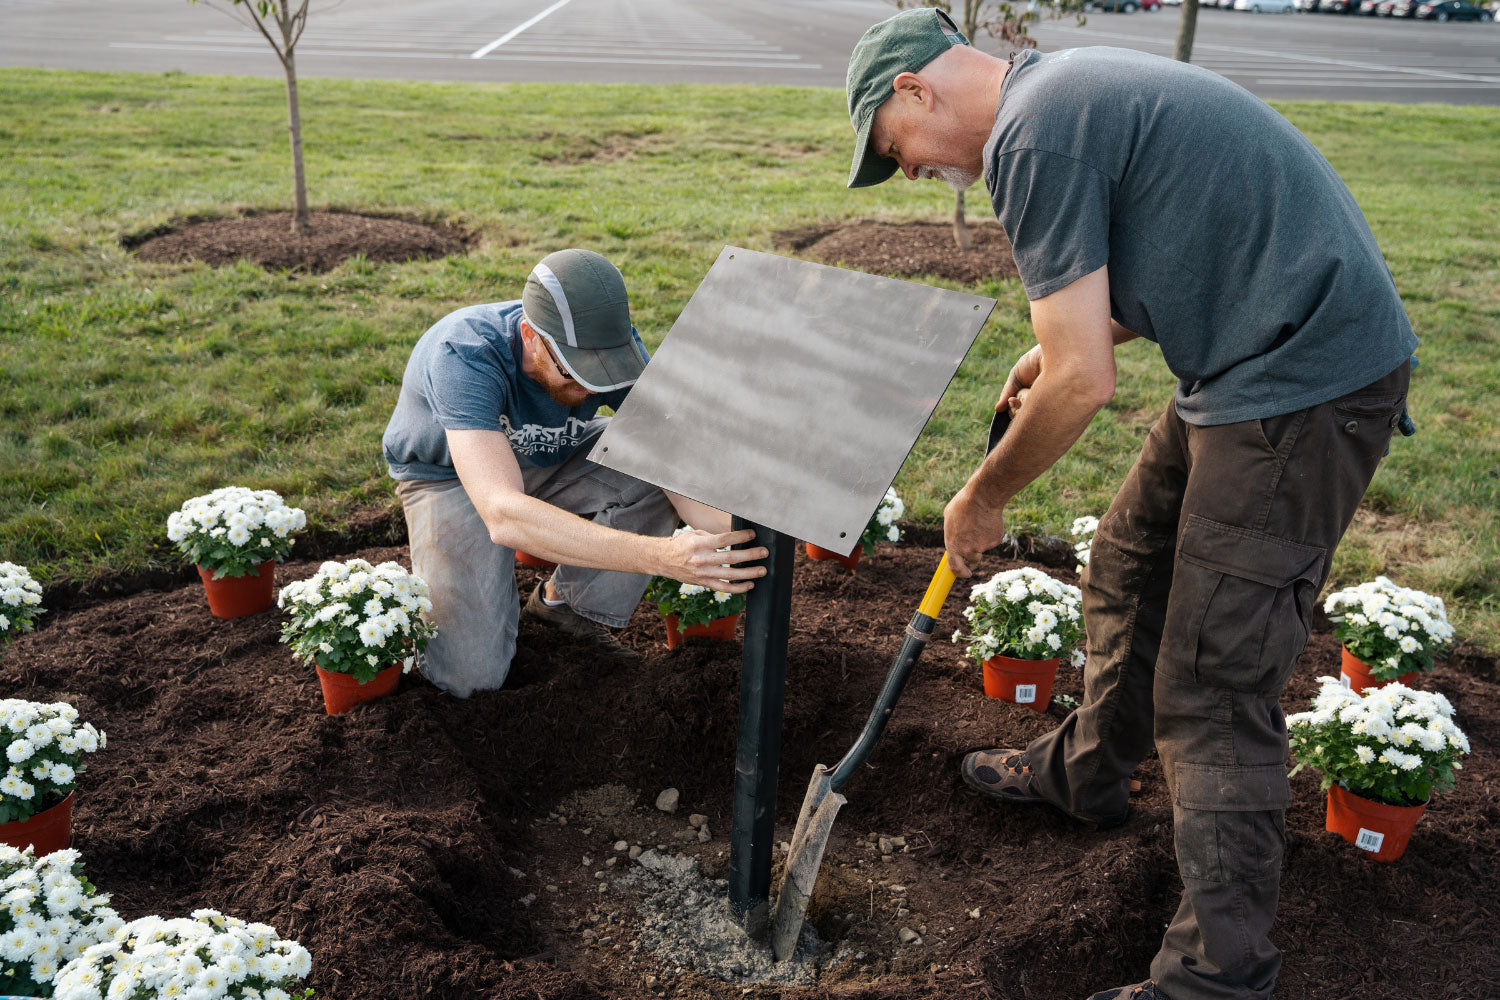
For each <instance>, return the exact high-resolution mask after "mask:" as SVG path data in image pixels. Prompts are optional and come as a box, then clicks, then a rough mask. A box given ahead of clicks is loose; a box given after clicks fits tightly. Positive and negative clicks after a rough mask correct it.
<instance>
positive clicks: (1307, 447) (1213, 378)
mask: <svg viewBox="0 0 1500 1000" xmlns="http://www.w3.org/2000/svg"><path fill="white" fill-rule="evenodd" d="M848 89H849V117H850V119H851V120H852V122H853V124H854V128H855V131H856V133H857V135H858V138H857V140H856V143H855V152H854V166H853V169H852V171H851V172H850V175H849V186H850V187H862V186H865V185H868V184H876V183H879V182H880V181H883V180H885V179H886V178H887V177H889V176H891V175H892V174H893V173H895V172H896V171H897V170H898V169H899V170H901V171H902V172H903V173H905V174H906V176H907V177H908V178H910V179H917V178H923V177H941V178H943V179H945V180H949V181H950V182H952V183H956V184H961V185H967V184H970V183H973V182H974V181H975V180H976V179H978V178H979V177H980V176H981V175H982V176H983V178H984V181H985V185H986V187H988V189H989V192H990V196H991V198H992V200H993V202H994V207H995V214H996V216H997V217H998V218H999V220H1000V222H1001V224H1002V225H1003V226H1004V228H1005V232H1006V234H1007V235H1008V236H1009V237H1010V241H1011V244H1012V246H1013V248H1014V253H1015V259H1016V266H1017V269H1018V270H1019V271H1020V275H1021V281H1022V284H1023V285H1024V286H1025V289H1026V295H1027V298H1028V299H1030V301H1031V319H1032V327H1033V329H1034V331H1035V333H1036V339H1037V346H1036V347H1034V348H1032V349H1031V350H1030V351H1028V352H1026V354H1024V355H1022V357H1021V359H1020V360H1019V361H1017V362H1016V364H1015V367H1014V368H1012V369H1011V372H1010V377H1009V378H1008V379H1007V380H1006V383H1005V387H1004V389H1003V390H1002V391H1001V393H1000V398H999V401H998V403H997V404H996V408H997V409H998V408H999V407H1002V406H1011V405H1012V402H1011V401H1012V399H1013V397H1015V395H1016V393H1017V392H1018V391H1019V390H1020V389H1022V388H1026V387H1029V388H1030V393H1029V396H1028V398H1027V400H1026V403H1025V406H1024V407H1020V408H1018V409H1016V408H1014V407H1012V408H1013V409H1014V410H1015V420H1014V423H1013V425H1012V427H1011V430H1010V433H1008V434H1007V435H1006V436H1005V438H1004V440H1003V441H1002V442H1001V443H1000V445H999V446H998V447H997V448H995V450H994V451H993V452H991V453H990V455H989V456H988V457H987V458H986V460H985V461H984V463H983V464H982V465H981V466H980V467H979V468H978V469H977V470H976V471H975V472H974V474H973V475H972V476H971V477H970V479H969V481H968V482H967V484H965V486H964V487H963V489H961V490H959V492H958V493H957V494H956V495H955V496H954V497H953V499H952V500H951V501H950V502H949V503H948V506H947V508H946V510H945V511H944V526H943V531H944V538H945V542H946V546H947V550H948V559H949V564H950V565H951V566H952V568H953V570H954V572H955V573H957V574H958V575H959V576H968V575H970V573H971V572H972V571H973V567H974V566H975V565H976V564H977V562H978V560H979V559H980V557H981V555H982V554H983V553H984V552H985V551H986V550H988V549H990V548H992V547H994V546H995V545H997V544H999V542H1000V541H1001V538H1002V536H1003V534H1004V530H1005V525H1004V510H1005V505H1006V503H1007V502H1008V501H1009V500H1010V499H1011V497H1013V496H1015V494H1016V493H1018V492H1019V491H1020V490H1021V489H1022V488H1023V487H1025V486H1026V485H1027V484H1028V483H1030V482H1031V481H1032V480H1033V479H1035V478H1037V477H1038V476H1039V475H1041V474H1042V473H1043V472H1045V471H1046V470H1047V469H1048V468H1050V467H1051V465H1052V464H1053V463H1054V462H1055V461H1057V459H1058V458H1059V457H1060V456H1061V455H1062V454H1063V453H1064V452H1066V451H1067V450H1068V448H1069V447H1071V446H1072V444H1073V442H1074V441H1076V440H1077V439H1078V437H1079V435H1080V434H1082V433H1083V430H1084V428H1085V427H1087V426H1088V424H1089V421H1090V420H1091V419H1092V418H1093V416H1094V414H1095V413H1097V412H1098V411H1099V410H1100V409H1101V408H1102V407H1103V406H1104V405H1105V404H1107V403H1108V402H1109V401H1110V399H1111V398H1112V397H1113V395H1114V390H1115V363H1114V347H1115V345H1117V344H1120V343H1122V342H1124V341H1127V340H1131V339H1133V338H1135V337H1137V336H1139V337H1145V338H1146V339H1148V340H1151V341H1153V342H1155V343H1156V344H1157V345H1159V346H1160V348H1161V352H1162V356H1163V359H1164V360H1165V361H1166V363H1167V367H1168V368H1170V369H1171V371H1172V373H1173V374H1174V375H1176V376H1177V379H1178V388H1177V395H1176V398H1175V399H1174V400H1173V401H1172V403H1171V404H1170V405H1168V407H1167V410H1166V412H1165V413H1163V414H1162V416H1161V418H1160V419H1159V420H1158V421H1157V422H1156V424H1155V426H1154V427H1153V428H1152V429H1151V432H1150V434H1149V435H1148V436H1147V439H1146V443H1145V446H1144V447H1143V449H1142V451H1141V454H1140V457H1139V459H1138V460H1137V461H1136V464H1135V466H1134V468H1132V469H1131V471H1130V473H1129V474H1128V475H1127V477H1126V479H1125V483H1124V485H1123V486H1122V487H1121V488H1120V492H1119V494H1118V495H1117V496H1116V497H1115V500H1114V502H1113V503H1112V504H1111V505H1110V508H1109V511H1108V513H1107V514H1106V515H1105V516H1104V518H1103V519H1102V520H1101V522H1100V525H1099V529H1098V533H1097V534H1096V535H1095V537H1094V547H1093V552H1092V556H1091V559H1090V561H1089V565H1088V568H1087V570H1086V571H1085V573H1084V576H1083V584H1084V617H1085V620H1086V622H1087V626H1088V664H1087V667H1086V669H1085V675H1084V700H1083V704H1082V705H1081V706H1080V707H1079V708H1078V709H1077V710H1076V711H1074V712H1072V713H1071V714H1070V715H1069V716H1068V717H1067V719H1066V720H1064V722H1063V723H1062V725H1061V726H1060V727H1059V728H1057V729H1056V730H1054V731H1053V732H1051V733H1049V734H1047V735H1046V736H1043V737H1041V738H1040V739H1038V740H1036V741H1034V742H1033V743H1032V744H1031V745H1030V746H1028V747H1025V748H1019V747H1017V748H1006V749H997V750H989V751H982V752H978V753H973V754H970V755H969V756H968V757H967V758H966V759H965V760H964V763H963V776H964V780H965V781H966V782H967V783H968V784H969V785H971V786H972V787H973V788H975V789H976V790H977V791H978V792H979V794H981V795H984V796H986V797H988V798H990V799H993V800H994V801H996V802H1001V803H1006V804H1007V805H1009V804H1014V803H1034V802H1045V803H1049V804H1050V805H1052V806H1054V807H1056V808H1058V809H1061V810H1062V811H1064V812H1066V813H1068V814H1069V815H1071V816H1075V817H1077V818H1079V819H1082V820H1085V821H1088V822H1092V823H1094V824H1097V825H1098V826H1101V827H1103V826H1110V825H1114V824H1117V823H1121V822H1123V821H1124V820H1125V818H1126V813H1127V810H1128V802H1127V796H1128V792H1129V778H1130V773H1131V771H1132V770H1134V768H1135V766H1136V765H1137V764H1138V763H1139V762H1140V761H1141V760H1142V758H1144V757H1145V755H1146V754H1147V752H1148V751H1149V750H1150V749H1151V746H1152V742H1153V739H1154V742H1155V745H1156V748H1157V750H1158V751H1159V752H1160V754H1161V760H1162V768H1163V770H1164V771H1165V774H1166V780H1167V784H1168V788H1169V789H1170V791H1171V794H1172V802H1173V819H1174V835H1175V839H1176V849H1177V864H1178V869H1179V871H1180V872H1181V875H1182V882H1183V893H1182V900H1181V903H1180V905H1179V907H1178V910H1177V915H1176V917H1175V919H1174V920H1173V921H1172V923H1171V924H1170V925H1169V926H1168V928H1167V931H1166V933H1165V934H1164V935H1163V938H1162V942H1161V950H1160V951H1159V952H1158V953H1157V956H1156V958H1155V960H1154V961H1153V962H1152V964H1151V977H1152V978H1151V979H1150V980H1148V981H1146V982H1143V983H1140V984H1137V985H1135V986H1127V987H1120V988H1117V989H1111V990H1106V991H1104V992H1101V993H1096V994H1095V995H1094V1000H1116V998H1127V997H1135V998H1143V1000H1150V998H1153V997H1167V998H1170V1000H1218V998H1225V1000H1228V998H1251V997H1255V998H1268V997H1270V996H1271V991H1272V988H1273V986H1274V985H1275V982H1276V973H1277V970H1278V968H1279V967H1280V962H1281V958H1280V953H1279V952H1278V951H1277V950H1276V948H1275V947H1273V946H1272V945H1271V942H1270V939H1269V937H1268V934H1269V931H1270V928H1271V922H1272V919H1273V917H1274V916H1275V913H1276V903H1277V897H1278V893H1279V888H1280V871H1281V855H1282V844H1283V820H1284V815H1285V810H1286V806H1287V799H1288V794H1289V792H1288V783H1287V777H1286V755H1287V742H1286V727H1285V724H1284V721H1283V719H1282V714H1281V709H1280V707H1279V704H1278V697H1279V695H1280V693H1281V690H1282V688H1283V686H1284V685H1285V684H1286V681H1287V679H1288V677H1289V676H1290V674H1291V672H1292V668H1293V665H1294V664H1295V662H1296V660H1297V656H1298V654H1299V653H1300V652H1301V651H1302V647H1303V644H1304V643H1305V642H1306V639H1307V628H1308V626H1307V621H1308V612H1309V610H1310V609H1311V607H1312V605H1313V601H1314V599H1315V598H1316V597H1317V594H1318V591H1319V589H1320V588H1321V587H1322V585H1323V581H1324V578H1325V577H1326V575H1327V573H1328V565H1329V561H1330V559H1331V557H1332V555H1333V550H1334V547H1335V546H1336V545H1337V544H1338V541H1339V539H1340V538H1341V537H1342V536H1343V533H1344V529H1345V528H1346V527H1347V526H1348V524H1349V521H1350V520H1351V519H1352V518H1353V516H1354V512H1355V508H1356V507H1358V505H1359V502H1360V498H1361V497H1362V496H1363V495H1364V491H1365V488H1366V486H1367V485H1368V484H1369V482H1370V477H1371V476H1372V475H1373V474H1374V472H1375V467H1376V465H1377V464H1378V463H1379V461H1380V457H1381V455H1382V454H1383V453H1384V451H1385V448H1386V444H1387V442H1388V440H1389V438H1390V436H1391V432H1392V429H1393V428H1394V427H1396V426H1397V424H1398V423H1399V422H1401V420H1402V417H1403V413H1404V410H1403V407H1404V405H1405V401H1406V388H1407V380H1408V374H1409V369H1408V358H1409V356H1410V354H1411V352H1412V350H1413V348H1415V347H1416V344H1417V340H1416V337H1415V336H1414V335H1413V334H1412V330H1411V325H1410V323H1409V322H1408V321H1407V318H1406V314H1405V312H1404V310H1403V308H1402V305H1401V300H1400V297H1399V296H1398V294H1397V292H1396V288H1395V284H1394V282H1393V281H1392V278H1391V275H1390V272H1389V270H1388V269H1387V268H1386V265H1385V261H1384V259H1383V258H1382V257H1381V254H1380V249H1379V247H1377V246H1376V244H1375V239H1374V237H1373V235H1372V234H1371V232H1370V228H1369V226H1368V225H1367V224H1366V222H1365V219H1364V216H1363V215H1362V214H1361V213H1360V210H1359V206H1358V205H1356V204H1355V202H1354V198H1353V196H1352V195H1351V194H1350V193H1349V190H1348V188H1346V187H1345V186H1344V184H1343V182H1342V181H1341V180H1340V179H1339V177H1338V175H1337V174H1336V173H1335V172H1334V170H1333V168H1332V167H1331V166H1329V164H1328V162H1327V161H1326V160H1325V159H1324V158H1323V157H1322V156H1321V155H1320V154H1319V153H1318V151H1317V150H1316V149H1315V148H1314V147H1313V146H1312V144H1311V143H1309V142H1308V141H1307V139H1306V138H1304V137H1303V136H1302V134H1301V133H1299V132H1298V131H1297V130H1296V129H1295V128H1293V127H1292V125H1291V124H1290V123H1288V122H1287V121H1286V120H1285V119H1284V118H1282V117H1281V116H1280V115H1278V114H1277V113H1276V112H1275V111H1273V110H1271V108H1270V107H1268V106H1267V105H1266V104H1265V103H1263V102H1262V101H1260V100H1259V99H1257V98H1255V97H1254V96H1252V95H1251V94H1249V93H1248V92H1246V91H1245V90H1243V89H1241V88H1240V87H1238V86H1236V85H1235V84H1232V83H1230V82H1229V81H1227V80H1225V79H1224V78H1223V77H1220V76H1218V75H1216V74H1214V73H1212V72H1209V71H1207V70H1204V69H1200V68H1198V67H1195V66H1190V65H1186V64H1183V63H1179V62H1174V61H1171V60H1168V59H1162V58H1159V57H1156V56H1150V55H1144V54H1141V53H1137V52H1131V51H1126V50H1122V49H1113V48H1087V49H1071V50H1066V51H1061V52H1054V53H1047V54H1041V53H1037V52H1035V51H1023V52H1021V53H1019V54H1017V55H1016V56H1015V57H1014V58H1013V59H1012V60H1011V61H1010V62H1009V63H1008V64H1007V63H1006V62H1005V61H1004V60H1000V59H996V58H994V57H992V56H990V55H987V54H985V53H982V52H979V51H978V50H976V49H974V48H972V47H970V46H969V45H968V44H967V41H966V39H965V38H964V37H963V35H962V34H960V33H959V32H958V30H957V29H956V28H955V27H954V25H953V22H952V21H950V20H949V19H948V18H947V17H945V16H944V15H943V14H941V13H940V12H938V11H935V10H932V9H920V10H912V11H907V12H904V13H901V14H898V15H896V16H895V17H892V18H890V19H889V20H887V21H884V22H882V23H880V24H878V25H876V26H875V27H873V28H871V29H870V30H869V31H868V32H867V33H866V34H865V36H864V38H863V39H862V40H861V41H860V42H859V44H858V46H856V48H855V50H854V53H853V55H852V56H851V58H850V62H849V74H848ZM1207 164H1213V165H1214V169H1213V170H1212V171H1210V172H1205V170H1204V167H1205V165H1207ZM1209 173H1211V174H1212V176H1213V178H1214V179H1213V182H1212V183H1206V182H1204V181H1203V178H1204V177H1205V176H1208V174H1209ZM1404 426H1409V425H1404Z"/></svg>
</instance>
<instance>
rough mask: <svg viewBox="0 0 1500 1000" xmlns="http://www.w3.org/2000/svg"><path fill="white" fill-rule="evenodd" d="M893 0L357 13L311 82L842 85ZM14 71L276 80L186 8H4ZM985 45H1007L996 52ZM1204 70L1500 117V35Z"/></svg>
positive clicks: (1238, 54)
mask: <svg viewBox="0 0 1500 1000" xmlns="http://www.w3.org/2000/svg"><path fill="white" fill-rule="evenodd" d="M893 9H894V8H893V7H892V6H891V5H890V4H888V3H885V2H883V0H758V2H756V3H754V4H731V3H724V2H723V0H493V2H490V3H486V4H483V5H478V4H475V3H472V2H470V0H345V2H344V3H342V4H339V5H337V6H336V7H334V8H333V9H329V10H326V11H320V10H319V2H318V0H314V6H313V11H314V13H313V15H312V17H311V18H310V19H309V26H308V29H307V32H306V35H305V36H304V37H303V39H302V42H301V44H300V46H299V48H298V66H299V70H300V72H301V73H302V74H303V75H305V76H344V77H370V78H387V79H418V80H496V81H499V80H538V81H575V80H577V81H596V82H652V83H672V82H692V83H785V84H812V85H823V86H842V85H843V82H844V67H845V64H846V60H847V58H848V53H849V50H850V48H851V47H852V46H853V44H854V42H855V41H856V40H857V39H858V38H859V35H860V34H861V32H863V30H864V29H865V28H866V27H867V26H868V25H870V24H871V23H873V22H874V21H876V20H879V19H880V18H882V17H886V16H888V15H889V14H890V13H891V11H892V10H893ZM1178 10H1179V8H1177V7H1167V8H1165V9H1164V10H1162V11H1152V12H1145V11H1141V12H1135V13H1129V14H1126V13H1105V12H1095V13H1092V14H1090V15H1089V16H1088V21H1087V24H1086V25H1085V26H1084V27H1081V28H1080V27H1077V26H1076V25H1075V24H1074V23H1073V22H1072V21H1071V20H1063V21H1053V22H1043V23H1042V24H1041V25H1039V26H1038V27H1037V28H1036V31H1035V34H1036V36H1037V38H1038V39H1039V42H1040V45H1041V47H1042V48H1043V49H1047V50H1051V49H1059V48H1067V47H1071V46H1076V45H1119V46H1124V47H1127V48H1135V49H1141V50H1144V51H1147V52H1155V53H1159V54H1162V55H1171V53H1172V45H1173V40H1174V38H1175V35H1176V31H1177V23H1178ZM0 20H3V23H4V25H5V31H4V32H3V33H0V65H10V66H46V67H65V68H73V69H116V70H137V71H146V72H162V71H167V70H182V71H184V72H189V73H237V74H253V75H262V76H279V75H280V73H281V67H280V65H279V63H277V61H276V59H275V57H274V56H273V55H272V54H271V52H270V48H269V46H267V45H266V43H265V41H264V40H263V39H261V38H260V37H259V36H258V35H257V34H256V33H255V32H254V31H253V30H252V29H250V28H248V27H244V26H242V25H238V24H236V23H235V22H234V21H232V20H230V19H229V18H227V17H225V16H223V15H222V14H221V13H218V12H216V11H215V10H213V9H210V8H208V7H207V6H206V5H205V4H198V5H196V6H189V5H188V4H187V3H185V2H184V0H110V2H109V3H107V4H99V3H97V2H96V0H0ZM981 43H982V44H984V45H985V46H986V47H988V48H993V47H994V44H993V43H992V42H991V41H989V40H987V39H981ZM1193 61H1194V62H1196V63H1199V64H1200V65H1203V66H1207V67H1208V68H1210V69H1213V70H1216V71H1218V72H1220V73H1223V74H1224V75H1225V76H1228V77H1229V78H1231V79H1233V80H1234V81H1236V82H1237V83H1240V84H1242V85H1243V86H1245V87H1247V88H1249V89H1250V90H1251V91H1253V92H1254V93H1256V94H1259V95H1260V96H1262V97H1266V98H1315V99H1327V100H1378V101H1397V102H1414V101H1439V102H1448V103H1483V104H1500V26H1497V25H1496V24H1493V23H1490V24H1478V23H1456V22H1455V23H1447V24H1438V23H1433V22H1424V21H1411V20H1403V21H1397V20H1392V19H1389V18H1369V17H1359V16H1340V15H1332V14H1303V13H1298V14H1282V15H1272V14H1252V13H1249V12H1240V11H1233V10H1220V9H1204V10H1202V11H1200V13H1199V18H1198V33H1197V41H1196V44H1195V45H1194V50H1193Z"/></svg>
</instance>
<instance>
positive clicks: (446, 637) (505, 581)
mask: <svg viewBox="0 0 1500 1000" xmlns="http://www.w3.org/2000/svg"><path fill="white" fill-rule="evenodd" d="M608 422H609V419H608V418H607V417H596V418H595V419H594V420H593V421H591V422H590V424H589V427H588V430H587V432H586V436H585V437H584V439H583V440H582V441H581V442H580V443H579V446H578V448H577V449H576V450H575V451H574V452H573V453H572V454H571V455H570V456H569V457H568V458H567V460H566V461H564V462H562V463H561V464H560V465H554V466H548V467H546V468H530V469H524V468H523V469H522V470H521V477H522V480H523V481H524V483H525V488H526V495H527V496H532V497H536V498H537V499H538V500H545V501H546V502H547V503H550V504H552V505H553V506H555V507H560V508H562V509H563V510H566V511H570V512H572V513H574V514H581V515H583V516H584V517H588V518H591V519H592V520H593V522H594V523H595V524H602V525H604V526H605V527H608V528H617V529H619V530H621V531H629V532H633V533H635V534H638V535H656V536H662V535H670V534H671V533H672V530H673V529H674V528H675V527H676V526H677V512H676V511H675V510H674V509H673V508H672V504H671V501H669V500H668V499H667V496H666V494H665V493H663V492H662V491H661V490H660V489H658V488H657V487H655V486H652V485H651V484H649V483H643V482H641V481H640V480H639V479H635V478H633V477H631V476H627V475H625V474H624V473H620V472H615V471H614V470H613V469H606V468H605V467H603V466H602V465H596V464H594V463H593V462H590V461H589V460H588V459H587V458H586V457H585V456H586V455H587V454H588V453H589V451H590V450H591V449H592V448H593V446H594V440H595V438H596V437H597V436H598V435H599V434H601V433H603V431H604V428H605V426H606V425H607V424H608ZM396 495H397V496H398V497H399V498H400V499H401V508H402V511H403V512H404V513H405V515H406V531H407V537H408V539H409V540H410V543H411V561H412V571H413V572H415V573H416V574H417V575H418V576H420V577H421V578H422V579H424V580H426V581H427V585H428V586H429V587H430V588H431V597H432V613H431V617H432V619H433V621H434V622H435V624H436V625H437V628H438V634H437V635H436V636H435V637H433V639H432V640H431V641H430V642H429V643H428V644H427V651H426V653H425V655H424V656H423V657H422V673H423V675H424V676H425V677H426V678H427V679H428V680H430V681H432V683H434V684H436V685H437V686H438V687H440V688H442V689H443V690H444V691H447V692H449V693H450V694H454V695H457V696H458V697H460V698H467V697H468V696H469V695H470V694H472V693H473V692H475V691H488V690H494V689H496V688H498V687H500V686H501V685H502V684H504V683H505V676H506V674H507V673H509V672H510V661H511V659H512V658H513V657H514V656H515V652H516V627H517V625H518V623H519V620H520V611H521V608H520V595H519V594H518V593H517V591H516V578H515V571H514V567H515V558H516V553H515V550H514V549H508V548H506V547H505V546H503V545H496V544H495V543H494V542H492V541H490V531H489V528H488V527H486V526H485V523H484V521H483V520H482V519H481V518H480V516H479V512H478V511H476V510H475V509H474V504H473V503H472V502H471V501H470V500H469V495H468V494H467V493H466V492H464V488H463V484H462V483H460V482H459V481H458V480H457V479H441V480H409V481H407V482H402V483H399V484H398V485H397V486H396ZM648 582H649V578H648V577H645V576H642V575H640V574H638V573H619V572H613V571H610V570H600V569H579V568H577V567H573V566H559V567H558V568H557V569H556V570H555V571H554V572H553V574H552V585H553V587H554V588H556V590H557V596H558V597H560V598H562V599H563V600H564V601H567V602H568V605H569V607H571V608H572V609H573V610H574V611H576V612H578V613H579V614H580V615H582V616H584V617H585V618H588V619H590V620H592V621H596V622H600V623H602V624H604V625H608V626H610V627H612V628H619V627H621V626H623V625H625V623H626V622H628V621H630V616H631V614H632V613H633V612H634V611H635V608H636V605H638V604H639V603H640V601H641V595H642V594H643V593H645V590H646V584H647V583H648Z"/></svg>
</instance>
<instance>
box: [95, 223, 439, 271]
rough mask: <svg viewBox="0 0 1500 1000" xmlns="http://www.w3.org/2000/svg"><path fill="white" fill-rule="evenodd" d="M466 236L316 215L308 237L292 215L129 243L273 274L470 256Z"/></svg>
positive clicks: (148, 251)
mask: <svg viewBox="0 0 1500 1000" xmlns="http://www.w3.org/2000/svg"><path fill="white" fill-rule="evenodd" d="M467 244H468V239H467V237H466V235H465V234H464V233H462V232H460V231H459V230H457V229H454V228H452V227H449V226H443V225H434V224H432V223H428V222H421V221H419V220H416V219H401V218H387V217H383V216H371V215H356V214H354V213H352V212H313V213H311V215H310V218H309V225H308V230H307V232H306V233H304V234H302V235H300V236H295V235H293V234H292V213H290V212H259V213H255V214H252V215H243V216H238V217H235V218H227V219H189V220H186V221H184V222H182V223H180V224H177V225H174V226H172V227H169V228H168V229H166V230H154V231H152V232H150V233H146V234H144V235H142V236H138V237H134V238H131V239H127V240H126V241H125V247H126V249H129V250H135V251H136V254H137V256H139V257H140V258H141V259H142V260H154V261H172V262H180V261H187V260H201V261H203V262H205V263H207V264H212V265H214V266H215V267H218V266H220V265H222V264H230V263H233V262H234V261H237V260H242V259H243V260H253V261H255V262H256V263H257V264H260V265H262V266H263V267H267V268H270V269H272V270H280V269H290V270H303V271H311V272H320V271H327V270H330V269H332V268H335V267H337V266H338V265H339V264H340V263H342V262H343V261H345V260H347V259H348V258H350V257H353V256H354V255H356V254H363V255H364V256H365V257H367V258H369V259H370V260H375V261H407V260H428V259H432V258H437V257H447V256H449V255H450V254H456V253H463V252H464V250H465V248H466V247H467Z"/></svg>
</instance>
